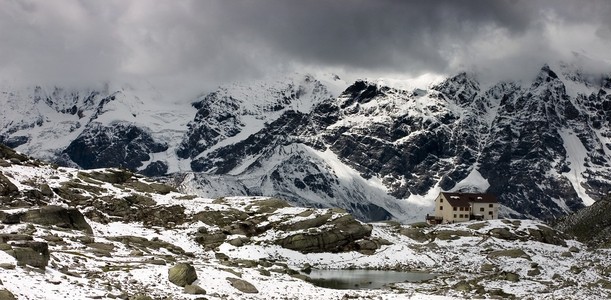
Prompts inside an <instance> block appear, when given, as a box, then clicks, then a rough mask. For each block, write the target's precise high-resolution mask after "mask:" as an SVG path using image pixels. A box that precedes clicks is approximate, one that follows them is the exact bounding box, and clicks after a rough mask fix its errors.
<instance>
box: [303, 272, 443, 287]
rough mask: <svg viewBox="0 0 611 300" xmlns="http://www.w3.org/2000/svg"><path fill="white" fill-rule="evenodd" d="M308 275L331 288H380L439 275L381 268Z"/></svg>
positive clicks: (420, 280) (323, 285)
mask: <svg viewBox="0 0 611 300" xmlns="http://www.w3.org/2000/svg"><path fill="white" fill-rule="evenodd" d="M308 276H310V278H311V279H312V280H311V282H312V284H314V285H316V286H320V287H325V288H331V289H338V290H342V289H379V288H382V287H384V285H387V284H389V283H397V282H406V281H407V282H422V281H426V280H429V279H433V278H435V277H436V276H437V275H435V274H431V273H426V272H399V271H381V270H316V269H313V270H312V273H310V274H309V275H308Z"/></svg>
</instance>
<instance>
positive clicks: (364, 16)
mask: <svg viewBox="0 0 611 300" xmlns="http://www.w3.org/2000/svg"><path fill="white" fill-rule="evenodd" d="M0 40H2V41H3V42H2V43H0V80H4V81H9V82H13V83H17V84H26V85H33V84H63V85H66V84H67V85H77V86H78V85H95V84H100V83H101V82H109V81H110V82H127V81H134V80H143V81H147V82H150V83H151V84H152V85H154V86H157V87H158V88H160V89H181V90H184V91H193V92H197V91H201V90H203V89H205V88H210V87H214V86H216V85H218V84H222V83H225V82H230V81H235V80H243V79H249V78H254V77H260V76H263V75H265V74H270V73H278V72H292V71H309V72H312V71H317V70H326V71H332V72H337V73H340V74H350V75H351V76H357V75H355V74H358V76H381V75H384V76H393V75H397V76H418V75H422V74H424V73H442V74H452V73H455V72H458V71H460V70H465V69H467V70H475V71H478V72H484V73H490V74H493V76H496V77H498V78H507V79H510V78H513V77H520V76H523V75H524V74H529V73H535V72H536V68H540V67H541V65H542V64H543V63H546V62H551V61H557V60H570V59H572V57H573V56H572V54H573V53H580V54H581V55H584V56H587V57H590V58H592V59H594V60H597V61H605V60H607V61H606V63H609V61H608V60H611V58H609V57H608V54H607V53H608V50H607V49H609V48H610V46H611V2H609V1H605V0H587V1H569V0H536V1H526V0H500V1H486V0H475V1H453V0H439V1H419V0H414V1H399V0H376V1H366V0H347V1H332V0H309V1H301V0H288V1H287V0H262V1H241V0H236V1H223V0H208V1H188V0H185V1H147V0H129V1H125V0H110V1H79V0H58V1H45V0H23V1H17V0H0Z"/></svg>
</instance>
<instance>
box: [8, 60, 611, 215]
mask: <svg viewBox="0 0 611 300" xmlns="http://www.w3.org/2000/svg"><path fill="white" fill-rule="evenodd" d="M533 75H537V76H536V78H535V79H534V80H532V81H529V82H524V81H522V82H499V83H496V84H486V86H484V85H483V84H481V83H480V81H479V80H478V77H477V76H476V75H473V74H468V73H461V74H458V75H456V76H453V77H449V78H447V79H445V80H442V81H439V82H436V83H433V84H431V85H429V86H427V87H422V88H416V89H405V88H397V87H392V86H388V85H385V84H383V83H381V82H378V81H357V82H354V83H346V82H344V81H342V80H341V79H339V78H338V77H337V76H322V77H314V76H312V75H292V76H287V77H285V78H282V79H280V80H262V81H256V82H249V83H241V84H233V85H228V86H225V87H221V88H219V89H218V90H217V91H214V92H212V93H206V94H204V95H202V96H200V97H198V98H197V99H195V100H194V101H192V103H186V104H185V103H168V101H160V100H156V99H155V97H152V96H151V93H150V92H149V91H144V90H138V89H134V88H128V87H123V88H110V87H107V88H104V89H98V90H68V89H62V88H49V89H45V88H41V87H36V88H31V89H25V90H13V89H11V88H4V89H2V90H1V91H0V103H1V106H0V110H2V112H1V113H0V128H1V129H0V141H1V142H3V143H5V144H7V145H8V146H11V147H14V148H16V149H17V150H19V151H21V152H24V153H27V154H29V155H33V156H35V157H38V158H42V159H46V160H51V161H54V162H56V163H58V164H61V165H68V166H79V167H82V168H99V167H125V168H129V169H132V170H137V171H139V172H141V173H143V174H146V175H152V176H161V175H168V174H172V179H173V180H174V181H175V182H176V183H177V184H179V185H180V186H181V187H182V188H183V189H184V190H185V191H189V192H196V193H198V194H200V195H202V196H206V197H212V198H214V197H221V196H228V195H264V196H277V197H281V198H284V199H287V200H289V201H291V202H293V203H295V204H299V205H306V206H316V207H330V206H335V207H341V208H344V209H347V210H348V211H350V212H352V213H353V214H355V215H356V216H357V217H359V218H361V219H363V220H379V219H386V218H391V217H393V218H396V219H398V220H401V221H409V220H414V219H418V218H421V217H423V216H424V215H425V214H426V213H431V212H432V207H433V205H432V204H433V199H434V197H436V196H437V193H438V192H439V191H440V190H446V191H457V190H464V191H482V192H484V191H487V192H491V193H494V194H496V195H497V196H498V198H499V199H500V201H501V203H502V204H503V206H502V214H504V215H512V216H528V217H536V218H540V219H547V218H554V217H557V216H560V215H563V214H566V213H569V212H572V211H574V210H576V209H579V208H581V207H583V206H584V205H590V204H592V203H593V202H594V201H595V200H597V199H599V198H600V197H601V195H603V194H606V193H607V192H608V190H609V187H611V173H610V171H609V164H610V163H611V130H610V127H609V122H610V121H611V94H609V92H611V76H610V75H609V74H587V73H586V72H584V71H582V70H580V69H579V68H578V67H574V66H570V65H567V64H558V65H555V66H552V67H550V66H547V65H546V66H543V67H542V68H541V70H540V71H539V73H538V74H533Z"/></svg>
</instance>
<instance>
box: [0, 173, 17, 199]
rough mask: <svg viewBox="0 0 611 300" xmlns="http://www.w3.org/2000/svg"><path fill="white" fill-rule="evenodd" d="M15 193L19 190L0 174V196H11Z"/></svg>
mask: <svg viewBox="0 0 611 300" xmlns="http://www.w3.org/2000/svg"><path fill="white" fill-rule="evenodd" d="M17 193H19V188H17V186H15V185H14V184H13V183H12V182H11V181H10V180H9V179H8V178H6V176H4V175H3V174H2V173H0V196H12V195H15V194H17Z"/></svg>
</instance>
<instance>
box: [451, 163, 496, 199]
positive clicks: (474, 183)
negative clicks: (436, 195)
mask: <svg viewBox="0 0 611 300" xmlns="http://www.w3.org/2000/svg"><path fill="white" fill-rule="evenodd" d="M477 169H478V167H477V165H475V166H474V167H473V169H471V173H469V175H467V177H465V179H463V180H461V181H460V182H458V183H457V184H456V185H455V186H454V188H452V190H455V191H469V192H480V193H483V192H485V191H486V190H488V188H489V187H490V183H488V179H486V178H484V177H483V176H482V174H480V172H479V171H478V170H477Z"/></svg>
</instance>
